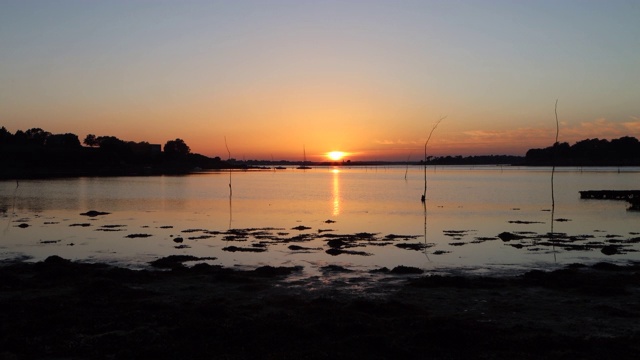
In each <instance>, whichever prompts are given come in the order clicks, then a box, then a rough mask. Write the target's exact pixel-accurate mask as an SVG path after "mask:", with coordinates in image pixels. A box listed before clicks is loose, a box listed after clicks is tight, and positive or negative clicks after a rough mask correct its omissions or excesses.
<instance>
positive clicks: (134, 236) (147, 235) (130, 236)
mask: <svg viewBox="0 0 640 360" xmlns="http://www.w3.org/2000/svg"><path fill="white" fill-rule="evenodd" d="M150 236H153V235H151V234H129V235H126V236H125V237H126V238H129V239H134V238H147V237H150Z"/></svg>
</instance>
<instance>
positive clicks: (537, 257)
mask: <svg viewBox="0 0 640 360" xmlns="http://www.w3.org/2000/svg"><path fill="white" fill-rule="evenodd" d="M405 173H406V179H405ZM550 173H551V169H549V168H526V167H523V168H518V167H500V166H481V167H444V166H441V167H437V168H434V167H430V168H428V171H427V178H428V191H427V201H426V206H423V204H422V203H421V202H420V196H421V195H422V192H423V188H424V180H423V176H424V174H423V168H421V167H411V168H409V169H408V171H407V169H406V168H405V167H404V166H398V167H393V166H390V167H366V168H365V167H337V168H331V167H319V168H314V169H311V170H305V171H303V170H296V169H293V168H289V169H286V170H277V171H236V172H233V173H231V174H230V173H229V172H214V173H202V174H194V175H189V176H156V177H111V178H73V179H54V180H22V181H20V182H19V183H16V182H15V181H2V182H0V216H1V217H0V220H2V222H3V224H2V230H1V232H0V259H13V258H28V259H30V261H37V260H42V259H44V258H46V257H47V256H50V255H59V256H62V257H64V258H69V259H73V260H82V261H100V262H107V263H111V264H116V265H120V266H127V267H131V268H144V267H146V266H148V262H149V261H152V260H155V259H157V258H159V257H162V256H167V255H178V254H184V255H194V256H197V257H208V258H215V260H207V262H209V263H211V264H219V265H224V266H231V267H239V268H253V267H256V266H260V265H273V266H293V265H301V266H304V267H305V271H306V272H307V273H314V272H317V271H318V269H319V268H321V267H323V266H325V265H340V266H343V267H347V268H350V269H352V270H361V271H366V270H371V269H377V268H380V267H387V268H393V267H395V266H398V265H405V266H414V267H418V268H421V269H424V270H427V271H439V272H454V271H465V272H474V273H486V272H491V273H495V272H505V271H514V270H521V269H532V268H544V269H553V268H557V267H561V266H564V265H566V264H570V263H575V262H581V263H594V262H597V261H609V262H618V263H624V262H628V261H635V260H638V259H639V258H640V255H639V254H640V253H638V252H637V250H639V247H640V246H638V244H636V242H638V241H635V240H634V239H636V238H638V237H640V221H639V220H640V213H638V212H632V211H627V210H626V209H627V207H628V204H627V203H626V202H623V201H601V200H581V199H580V197H579V193H578V191H580V190H603V189H610V190H635V189H638V186H639V185H640V184H639V183H638V180H639V179H640V177H639V176H640V168H622V169H618V168H589V169H580V168H560V169H556V173H555V180H554V185H555V188H554V191H555V192H554V194H555V208H554V212H553V214H552V212H551V210H552V209H551V178H550ZM229 184H231V194H230V187H229ZM230 195H231V196H230ZM89 210H97V211H103V212H109V214H108V215H101V216H96V217H88V216H83V215H80V214H81V213H84V212H87V211H89ZM552 215H553V219H554V220H555V221H552ZM559 220H560V221H559ZM27 225H28V226H27ZM21 226H22V227H21ZM300 226H302V227H304V228H298V227H300ZM552 227H553V228H552ZM307 228H308V229H307ZM233 229H239V230H235V231H230V230H233ZM502 232H511V233H517V234H520V235H521V236H524V237H525V238H524V239H518V240H512V241H508V242H505V241H502V240H500V239H499V238H498V237H497V235H498V234H500V233H502ZM550 232H553V235H548V233H550ZM359 233H367V234H360V235H356V234H359ZM136 234H142V235H145V236H146V237H136V236H134V237H127V236H133V235H136ZM339 235H340V236H339ZM390 235H391V236H390ZM178 238H181V239H183V241H182V242H177V241H176V240H177V239H178ZM335 238H341V239H343V240H344V243H345V244H347V245H349V246H348V247H345V246H340V247H338V249H339V250H343V251H346V252H343V253H340V254H337V255H331V254H329V253H327V250H329V249H331V247H330V246H329V243H328V241H329V240H331V239H335ZM639 241H640V240H639ZM398 244H405V245H406V244H411V245H412V246H413V247H415V248H417V249H416V250H413V249H407V248H400V247H398V246H397V245H398ZM291 245H295V246H299V247H300V248H297V250H296V249H293V250H292V249H291V248H290V246H291ZM605 245H614V246H622V247H619V252H620V253H619V254H615V255H610V256H608V255H604V254H603V253H602V252H601V251H600V250H601V248H602V247H603V246H605ZM231 246H235V248H236V249H238V248H240V250H264V251H262V252H248V251H235V252H232V251H228V250H231V249H233V248H229V247H231Z"/></svg>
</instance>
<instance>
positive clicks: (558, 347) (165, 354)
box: [0, 256, 640, 359]
mask: <svg viewBox="0 0 640 360" xmlns="http://www.w3.org/2000/svg"><path fill="white" fill-rule="evenodd" d="M182 260H183V259H180V258H168V259H164V263H163V262H160V263H157V264H156V266H160V267H163V268H164V269H158V270H142V271H140V270H128V269H123V268H116V267H112V266H108V265H104V264H87V263H78V262H71V261H68V260H65V259H62V258H60V257H57V256H53V257H49V258H48V259H47V260H45V261H43V262H38V263H29V262H23V261H6V262H4V263H3V264H2V266H1V267H0V306H1V307H2V309H3V311H2V312H1V313H0V326H1V328H2V331H1V333H2V337H1V338H0V358H2V359H28V358H55V359H80V358H99V359H112V358H114V359H115V358H117V359H122V358H157V359H160V358H161V359H164V358H167V359H169V358H172V359H175V358H221V359H251V358H266V359H336V358H345V359H346V358H367V359H387V358H406V359H411V358H435V359H456V358H480V359H506V358H510V359H513V358H518V359H523V358H524V359H527V358H547V359H549V358H552V359H553V358H556V359H560V358H562V359H566V358H584V359H607V358H611V359H614V358H615V359H625V358H628V359H630V358H635V356H637V353H638V351H639V350H640V341H639V340H640V323H639V322H638V321H637V320H638V318H639V317H640V296H639V295H640V275H639V273H638V271H639V270H640V265H630V266H626V267H621V266H616V265H612V264H608V263H599V264H596V265H594V266H591V267H587V266H583V265H579V264H574V265H571V266H569V267H567V268H565V269H562V270H556V271H553V272H544V271H529V272H527V273H523V274H519V275H513V276H502V277H474V276H464V277H463V276H437V275H407V274H396V273H402V272H410V271H395V272H394V271H381V272H380V274H379V277H376V279H377V280H374V281H372V280H371V278H370V277H368V279H369V280H367V281H369V283H367V284H365V285H366V286H363V284H361V282H363V281H365V280H364V277H363V278H359V277H358V276H350V277H348V278H347V277H344V278H341V277H340V276H339V274H340V272H342V271H346V269H342V268H339V267H332V268H327V269H325V271H327V272H331V273H332V276H327V278H326V279H324V278H323V277H315V278H311V279H303V278H295V274H296V273H297V272H299V271H300V269H299V268H295V267H292V268H273V267H268V266H267V267H261V268H257V269H256V270H253V271H238V270H232V269H227V268H223V267H219V266H211V265H206V264H200V265H196V266H193V267H189V268H187V267H184V266H182V265H181V261H182ZM336 274H337V275H338V276H336ZM292 278H295V280H292ZM340 279H342V280H340Z"/></svg>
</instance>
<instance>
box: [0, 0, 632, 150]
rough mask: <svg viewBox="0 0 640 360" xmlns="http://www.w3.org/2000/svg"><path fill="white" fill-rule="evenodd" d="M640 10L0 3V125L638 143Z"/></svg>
mask: <svg viewBox="0 0 640 360" xmlns="http://www.w3.org/2000/svg"><path fill="white" fill-rule="evenodd" d="M638 19H640V2H639V1H637V0H634V1H615V0H614V1H604V0H603V1H562V0H553V1H524V0H522V1H479V0H477V1H469V0H467V1H426V0H423V1H372V0H368V1H320V0H313V1H301V0H297V1H267V0H261V1H143V0H130V1H115V0H110V1H67V0H47V1H29V0H18V1H5V0H0V126H5V127H6V128H7V129H8V130H9V131H11V132H15V131H16V130H26V129H29V128H33V127H40V128H43V129H44V130H47V131H50V132H52V133H66V132H72V133H75V134H77V135H78V136H79V137H80V140H82V139H84V137H85V136H86V135H87V134H95V135H98V136H100V135H113V136H117V137H119V138H120V139H123V140H129V141H149V142H152V143H160V144H164V143H165V142H166V141H167V140H172V139H175V138H181V139H184V140H185V142H186V143H187V144H188V145H189V146H190V147H191V149H192V151H194V152H198V153H201V154H205V155H209V156H220V157H222V158H226V157H227V151H226V149H225V145H224V139H225V137H226V139H227V142H228V144H229V148H230V150H231V156H232V157H235V158H238V159H243V158H245V159H270V158H271V157H273V158H275V159H289V160H300V159H301V158H302V152H303V151H302V150H303V146H304V147H305V148H306V154H307V159H308V160H322V159H323V158H322V154H324V153H326V152H328V151H331V150H342V151H346V152H349V153H351V154H350V155H349V156H348V157H347V158H350V159H354V160H389V159H401V160H406V159H407V157H411V158H412V159H414V160H418V159H420V158H421V157H422V156H423V151H424V142H425V140H426V138H427V136H428V134H429V131H430V130H431V128H432V127H433V125H434V123H435V122H436V121H437V120H438V119H439V118H440V117H442V116H447V118H446V119H445V120H444V121H443V122H442V123H441V124H440V125H439V126H438V128H437V129H436V131H435V132H434V134H433V137H432V138H431V141H430V142H429V147H428V153H429V154H430V155H446V154H450V155H458V154H461V155H470V154H514V155H524V153H525V152H526V150H527V149H529V148H532V147H545V146H549V145H551V144H552V143H553V141H554V138H555V115H554V104H555V101H556V99H558V116H559V119H560V122H561V124H560V141H567V142H569V143H574V142H575V141H578V140H582V139H585V138H594V137H598V138H607V139H611V138H617V137H620V136H625V135H630V136H635V137H640V25H638Z"/></svg>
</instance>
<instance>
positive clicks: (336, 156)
mask: <svg viewBox="0 0 640 360" xmlns="http://www.w3.org/2000/svg"><path fill="white" fill-rule="evenodd" d="M346 155H347V154H346V153H345V152H343V151H330V152H328V153H327V157H328V158H329V159H331V160H333V161H339V160H342V159H343V158H344V157H345V156H346Z"/></svg>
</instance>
